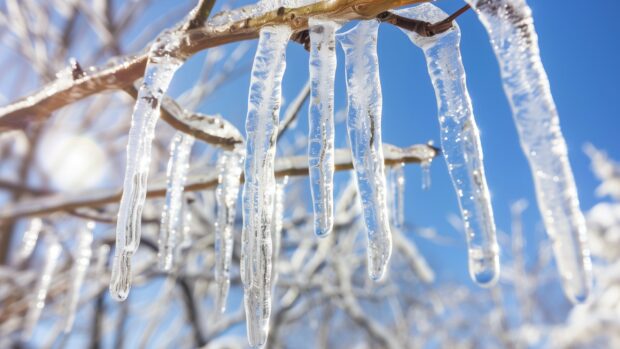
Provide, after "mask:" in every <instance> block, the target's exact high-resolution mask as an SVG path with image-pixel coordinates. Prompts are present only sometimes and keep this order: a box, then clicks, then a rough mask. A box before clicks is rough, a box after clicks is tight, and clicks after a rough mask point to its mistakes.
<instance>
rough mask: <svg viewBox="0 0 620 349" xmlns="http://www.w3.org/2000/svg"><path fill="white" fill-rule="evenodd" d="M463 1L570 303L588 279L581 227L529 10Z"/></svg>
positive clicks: (506, 2)
mask: <svg viewBox="0 0 620 349" xmlns="http://www.w3.org/2000/svg"><path fill="white" fill-rule="evenodd" d="M467 2H468V3H469V4H470V5H472V7H474V8H475V9H476V12H477V14H478V18H479V19H480V21H481V22H482V23H483V24H484V26H485V27H486V29H487V32H488V34H489V37H490V39H491V43H492V45H493V49H494V51H495V55H496V56H497V59H498V61H499V66H500V70H501V76H502V81H503V85H504V91H505V92H506V96H507V97H508V100H509V102H510V106H511V108H512V113H513V118H514V121H515V124H516V125H517V130H518V132H519V138H520V141H521V147H522V149H523V152H524V153H525V156H526V157H527V159H528V162H529V164H530V168H531V171H532V176H533V178H534V184H535V187H536V198H537V201H538V207H539V209H540V213H541V216H542V218H543V222H544V224H545V228H546V230H547V233H548V235H549V237H550V239H551V241H552V244H553V252H554V255H555V259H556V263H557V265H558V269H559V272H560V275H561V278H562V284H563V288H564V292H565V294H566V295H567V296H568V298H569V299H570V300H571V301H572V302H583V301H585V300H586V298H587V297H588V295H589V293H590V290H591V284H592V275H591V274H592V265H591V260H590V251H589V248H588V243H587V240H588V237H587V230H586V225H585V220H584V217H583V214H582V213H581V211H580V209H579V198H578V195H577V188H576V186H575V180H574V178H573V173H572V170H571V167H570V163H569V161H568V149H567V147H566V141H565V140H564V136H563V135H562V131H561V129H560V119H559V116H558V112H557V109H556V107H555V102H554V101H553V97H552V96H551V88H550V86H549V79H548V78H547V73H546V72H545V69H544V67H543V65H542V61H541V59H540V51H539V48H538V35H537V34H536V30H535V28H534V22H533V19H532V11H531V9H530V8H529V6H528V5H527V4H526V2H525V1H524V0H482V1H477V0H467Z"/></svg>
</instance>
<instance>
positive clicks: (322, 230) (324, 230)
mask: <svg viewBox="0 0 620 349" xmlns="http://www.w3.org/2000/svg"><path fill="white" fill-rule="evenodd" d="M331 232H332V227H331V226H322V225H320V224H315V226H314V234H315V235H316V236H317V237H319V238H325V237H327V235H329V234H331Z"/></svg>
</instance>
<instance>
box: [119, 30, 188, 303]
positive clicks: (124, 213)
mask: <svg viewBox="0 0 620 349" xmlns="http://www.w3.org/2000/svg"><path fill="white" fill-rule="evenodd" d="M179 43H180V38H179V37H178V35H177V34H175V33H170V32H165V33H164V34H162V35H160V37H159V38H157V40H156V41H155V42H154V43H153V44H152V46H151V50H150V52H149V58H148V63H147V65H146V70H145V72H144V80H143V82H142V86H141V87H140V90H139V91H138V98H137V100H136V104H135V106H134V110H133V114H132V116H131V128H130V130H129V139H128V143H127V159H126V164H127V165H126V169H125V179H124V182H123V196H122V197H121V202H120V207H119V210H118V219H117V225H116V249H115V255H114V262H113V265H112V279H111V280H110V294H111V295H112V297H114V298H115V299H116V300H119V301H122V300H125V299H126V298H127V296H128V294H129V289H130V287H131V285H130V283H131V275H129V274H128V273H131V257H132V255H133V254H134V253H135V252H136V250H137V248H138V245H139V244H140V224H141V219H142V217H141V216H142V208H143V206H144V201H145V199H146V184H147V179H148V175H149V167H150V164H151V143H152V141H153V137H154V135H155V125H156V123H157V120H158V119H159V112H160V111H159V107H160V105H161V100H162V98H163V96H164V94H165V93H166V91H167V90H168V86H169V84H170V81H171V80H172V77H173V76H174V73H175V72H176V70H177V69H178V68H179V67H180V66H181V64H182V60H181V59H179V58H177V57H176V56H175V53H176V51H177V50H178V45H179Z"/></svg>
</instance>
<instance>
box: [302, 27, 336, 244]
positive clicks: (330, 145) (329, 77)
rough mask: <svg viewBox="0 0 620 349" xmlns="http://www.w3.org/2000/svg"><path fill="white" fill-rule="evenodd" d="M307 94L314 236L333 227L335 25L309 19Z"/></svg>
mask: <svg viewBox="0 0 620 349" xmlns="http://www.w3.org/2000/svg"><path fill="white" fill-rule="evenodd" d="M309 26H310V64H309V67H310V69H309V70H310V81H311V95H310V107H309V116H308V120H309V123H310V126H309V133H310V134H309V136H308V168H309V180H310V189H311V194H312V207H313V209H314V233H315V234H316V235H317V236H319V237H322V236H326V235H327V234H329V233H330V232H331V231H332V228H333V226H334V192H333V190H334V188H333V187H334V80H335V77H336V64H337V62H336V30H338V28H339V27H340V25H339V24H337V23H336V22H333V21H329V20H322V19H315V18H310V20H309Z"/></svg>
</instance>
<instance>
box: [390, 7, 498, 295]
mask: <svg viewBox="0 0 620 349" xmlns="http://www.w3.org/2000/svg"><path fill="white" fill-rule="evenodd" d="M397 13H398V14H399V15H401V16H402V15H404V16H407V17H411V18H414V19H418V20H422V21H426V22H430V23H435V22H439V21H441V20H443V19H445V18H446V17H447V14H446V13H444V12H443V11H442V10H440V9H439V8H437V7H436V6H434V5H431V4H421V5H419V6H415V7H412V8H408V9H404V10H400V11H397ZM403 32H404V33H405V34H406V35H407V36H408V37H409V39H411V41H412V42H413V43H414V44H416V45H417V46H419V47H420V48H421V49H422V50H423V51H424V55H425V56H426V62H427V65H428V72H429V75H430V77H431V80H432V82H433V87H434V88H435V95H436V96H437V109H438V112H439V124H440V127H441V145H442V149H443V154H444V158H445V159H446V163H447V165H448V170H449V171H450V176H451V177H452V183H453V184H454V189H455V190H456V192H457V197H458V200H459V206H460V208H461V215H462V217H463V222H464V223H465V236H466V237H467V244H468V252H469V273H470V275H471V277H472V279H473V280H474V281H475V282H476V283H477V284H479V285H481V286H490V285H493V284H494V283H495V282H496V281H497V279H498V277H499V247H498V245H497V237H496V232H495V221H494V219H493V209H492V208H491V197H490V195H489V189H488V187H487V181H486V177H485V174H484V165H483V162H482V146H481V145H480V134H479V132H478V126H477V125H476V121H475V119H474V114H473V108H472V105H471V99H470V98H469V93H468V91H467V85H466V83H465V70H464V68H463V63H462V61H461V52H460V48H459V42H460V38H461V32H460V29H459V27H458V25H456V24H454V25H453V27H452V29H450V30H448V31H446V32H444V33H442V34H438V35H435V36H432V37H423V36H420V35H418V34H416V33H415V32H411V31H406V30H403Z"/></svg>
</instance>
